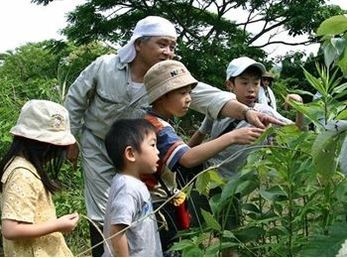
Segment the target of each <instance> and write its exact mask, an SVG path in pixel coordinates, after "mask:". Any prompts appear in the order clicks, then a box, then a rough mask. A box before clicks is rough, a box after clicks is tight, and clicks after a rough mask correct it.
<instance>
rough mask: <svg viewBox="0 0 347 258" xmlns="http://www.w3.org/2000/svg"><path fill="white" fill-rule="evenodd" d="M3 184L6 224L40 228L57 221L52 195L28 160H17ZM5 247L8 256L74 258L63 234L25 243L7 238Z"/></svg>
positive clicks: (3, 215) (3, 208)
mask: <svg viewBox="0 0 347 258" xmlns="http://www.w3.org/2000/svg"><path fill="white" fill-rule="evenodd" d="M1 182H2V183H3V193H2V201H1V210H2V215H1V219H2V220H4V219H10V220H15V221H20V222H26V223H31V224H40V223H44V222H47V221H49V220H52V219H56V218H57V217H56V214H55V208H54V204H53V201H52V197H51V194H50V193H49V192H47V191H46V190H45V188H44V186H43V183H42V181H41V178H40V176H39V174H38V173H37V171H36V169H35V167H34V166H33V165H32V164H31V163H29V162H28V161H27V160H26V159H24V158H21V157H16V158H14V159H13V161H12V162H11V164H10V165H9V166H8V168H7V169H6V170H5V172H4V174H3V176H2V178H1ZM3 244H4V253H5V256H31V257H33V256H41V257H42V256H72V253H71V251H70V250H69V248H68V247H67V245H66V243H65V240H64V237H63V235H62V233H60V232H53V233H50V234H47V235H44V236H41V237H36V238H32V239H24V240H7V239H5V238H3Z"/></svg>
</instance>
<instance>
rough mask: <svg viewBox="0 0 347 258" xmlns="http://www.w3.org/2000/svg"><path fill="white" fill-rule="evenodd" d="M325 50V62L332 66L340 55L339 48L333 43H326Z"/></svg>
mask: <svg viewBox="0 0 347 258" xmlns="http://www.w3.org/2000/svg"><path fill="white" fill-rule="evenodd" d="M323 50H324V63H325V65H326V66H327V67H330V65H331V64H332V63H333V62H334V61H335V60H336V59H337V58H338V57H339V55H338V53H337V50H336V48H335V47H334V46H333V44H331V43H329V44H327V45H325V47H324V48H323Z"/></svg>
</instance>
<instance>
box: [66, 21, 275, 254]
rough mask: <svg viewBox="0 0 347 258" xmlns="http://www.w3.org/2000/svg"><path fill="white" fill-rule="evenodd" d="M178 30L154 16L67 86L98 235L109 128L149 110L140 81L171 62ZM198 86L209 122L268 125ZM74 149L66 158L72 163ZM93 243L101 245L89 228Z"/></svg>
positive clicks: (196, 96)
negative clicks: (224, 119)
mask: <svg viewBox="0 0 347 258" xmlns="http://www.w3.org/2000/svg"><path fill="white" fill-rule="evenodd" d="M176 39H177V35H176V30H175V27H174V26H173V24H172V23H171V22H169V21H168V20H166V19H164V18H162V17H158V16H148V17H146V18H144V19H142V20H140V21H139V22H138V23H137V24H136V27H135V29H134V31H133V36H132V37H131V39H130V41H129V42H128V43H127V44H126V45H125V46H124V47H122V48H121V49H120V50H119V51H118V55H105V56H101V57H99V58H98V59H96V60H95V61H94V62H93V63H92V64H90V65H89V66H88V67H87V68H86V69H85V70H84V71H82V73H81V74H80V76H79V77H78V78H77V79H76V81H75V82H74V83H73V84H72V85H71V87H70V88H69V91H68V93H67V96H66V100H65V107H66V108H67V109H68V111H69V113H70V120H71V129H72V132H73V134H74V135H75V136H76V137H77V136H78V137H77V138H79V139H80V144H81V148H82V167H83V171H84V182H85V184H84V186H85V200H86V208H87V214H88V217H89V218H91V219H92V220H93V221H94V222H95V223H96V224H97V225H98V227H99V228H100V229H101V231H102V225H103V220H104V214H105V208H106V203H107V198H108V191H109V188H110V185H111V180H112V177H113V175H114V169H113V166H112V163H111V162H110V160H109V158H108V157H107V153H106V149H105V145H104V142H103V141H104V137H105V134H106V132H107V131H108V130H109V128H110V126H111V125H112V123H113V122H114V121H115V120H117V119H120V118H139V117H142V116H143V115H144V108H145V107H147V106H148V101H147V97H146V92H145V89H144V87H143V77H144V75H145V73H146V72H147V70H148V69H149V68H150V67H151V66H152V65H154V64H156V63H158V62H160V61H163V60H170V59H173V57H174V50H175V46H176ZM221 92H222V91H220V90H219V89H217V88H214V87H211V86H209V85H206V84H203V83H199V84H198V85H197V87H195V89H194V91H193V92H192V97H193V99H192V108H194V109H196V110H197V111H199V112H202V113H204V114H209V115H210V116H211V117H213V118H217V117H218V116H219V115H223V116H230V117H236V118H238V119H244V118H246V117H247V120H248V121H250V122H251V123H252V124H254V125H255V126H258V127H264V124H267V123H269V122H273V123H279V121H276V120H275V119H272V118H271V117H269V116H266V115H264V114H261V113H258V112H255V111H253V110H251V109H248V108H247V106H245V105H243V104H241V103H239V102H237V101H236V100H235V99H232V98H231V97H230V94H229V93H227V92H223V93H221ZM77 156H78V147H77V144H75V145H74V147H73V148H71V149H70V152H69V153H68V158H69V159H70V160H71V161H73V162H74V161H76V159H77ZM90 229H91V242H92V245H93V246H94V245H95V244H97V243H99V242H101V241H102V237H101V235H100V234H99V231H100V230H96V229H95V228H94V226H93V224H92V223H90ZM102 253H103V248H102V245H99V247H98V249H93V255H94V256H100V255H101V254H102Z"/></svg>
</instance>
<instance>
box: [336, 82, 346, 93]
mask: <svg viewBox="0 0 347 258" xmlns="http://www.w3.org/2000/svg"><path fill="white" fill-rule="evenodd" d="M346 89H347V82H345V83H343V84H341V85H339V86H337V87H335V88H334V89H333V93H335V94H339V93H341V92H343V91H345V90H346Z"/></svg>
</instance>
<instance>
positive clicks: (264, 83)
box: [262, 77, 272, 87]
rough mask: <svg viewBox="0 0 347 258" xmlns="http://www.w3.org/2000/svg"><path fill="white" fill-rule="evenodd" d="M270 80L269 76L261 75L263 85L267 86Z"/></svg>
mask: <svg viewBox="0 0 347 258" xmlns="http://www.w3.org/2000/svg"><path fill="white" fill-rule="evenodd" d="M271 81H272V79H271V78H269V77H263V78H262V82H263V85H264V86H265V87H269V85H270V83H271Z"/></svg>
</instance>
